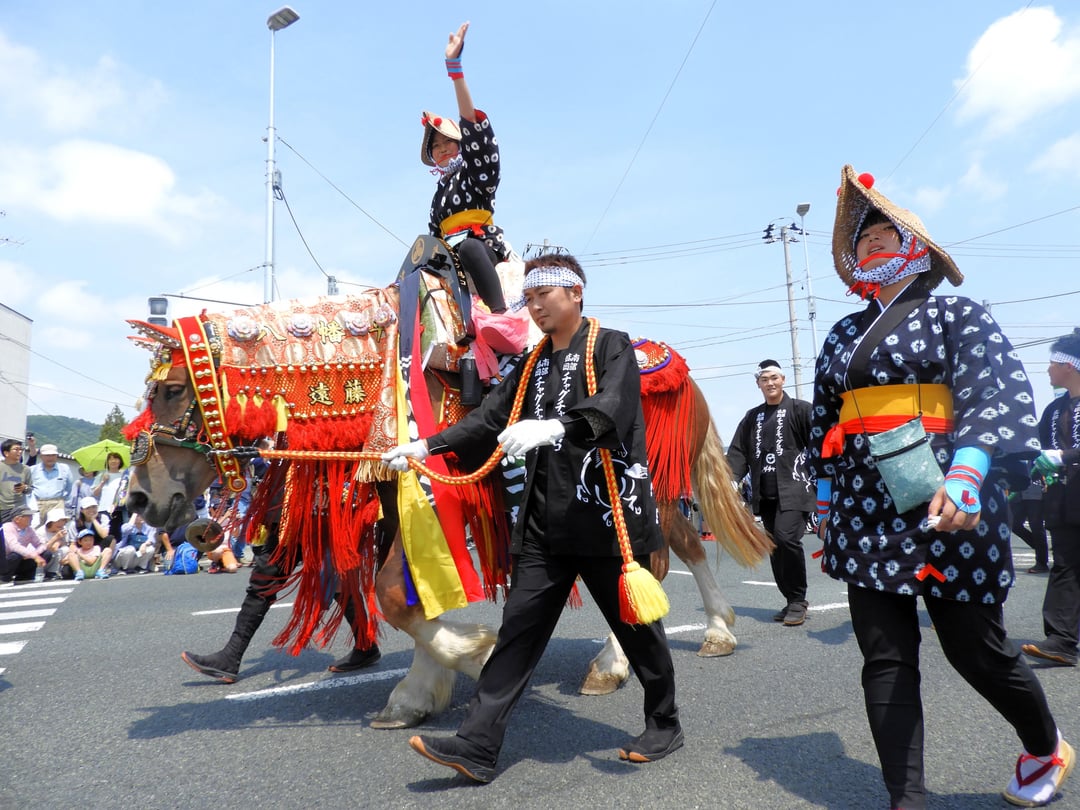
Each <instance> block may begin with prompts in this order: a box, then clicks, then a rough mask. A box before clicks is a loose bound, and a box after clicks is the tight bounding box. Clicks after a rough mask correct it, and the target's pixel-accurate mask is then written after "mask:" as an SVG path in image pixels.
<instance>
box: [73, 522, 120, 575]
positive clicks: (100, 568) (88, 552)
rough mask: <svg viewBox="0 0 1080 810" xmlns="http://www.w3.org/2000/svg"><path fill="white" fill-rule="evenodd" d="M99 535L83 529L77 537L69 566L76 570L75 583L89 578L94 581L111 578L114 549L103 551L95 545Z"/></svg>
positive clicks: (91, 530)
mask: <svg viewBox="0 0 1080 810" xmlns="http://www.w3.org/2000/svg"><path fill="white" fill-rule="evenodd" d="M96 537H97V535H96V534H95V533H94V530H93V529H83V530H82V531H80V532H79V534H78V537H76V539H75V542H76V546H75V548H74V549H72V551H71V553H70V554H68V560H67V562H68V565H70V566H71V567H72V568H73V569H75V581H76V582H81V581H82V580H84V579H86V578H87V577H93V578H94V579H108V578H109V558H110V557H112V549H111V548H106V549H104V550H102V548H101V546H99V545H96V544H95V543H94V540H95V538H96Z"/></svg>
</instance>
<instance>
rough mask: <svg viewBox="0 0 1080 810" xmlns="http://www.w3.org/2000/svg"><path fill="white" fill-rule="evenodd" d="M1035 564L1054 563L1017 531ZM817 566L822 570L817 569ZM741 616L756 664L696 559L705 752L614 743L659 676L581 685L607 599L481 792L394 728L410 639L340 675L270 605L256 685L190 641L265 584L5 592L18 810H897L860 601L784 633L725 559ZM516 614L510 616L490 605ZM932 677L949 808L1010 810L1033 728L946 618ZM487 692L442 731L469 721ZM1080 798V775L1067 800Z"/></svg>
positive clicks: (464, 696) (3, 720) (590, 612)
mask: <svg viewBox="0 0 1080 810" xmlns="http://www.w3.org/2000/svg"><path fill="white" fill-rule="evenodd" d="M1016 558H1017V559H1016V562H1017V567H1018V568H1021V569H1022V568H1026V567H1028V566H1029V565H1031V563H1032V557H1031V554H1030V551H1029V550H1028V549H1027V548H1026V546H1023V545H1022V544H1020V543H1019V541H1017V547H1016ZM813 570H815V569H812V571H813ZM720 578H721V581H722V584H723V586H724V589H725V591H726V593H727V595H728V598H729V599H730V600H731V602H732V604H733V605H734V606H735V608H736V610H737V612H738V614H739V619H738V622H737V624H736V627H735V630H736V634H737V635H738V637H739V647H738V649H737V651H736V653H735V654H734V655H733V656H731V657H729V658H724V659H708V660H706V659H700V658H698V657H696V655H695V652H696V650H697V647H698V644H699V641H700V636H701V633H702V630H701V627H702V621H703V619H702V613H701V609H700V606H699V603H698V601H697V599H696V593H695V591H694V588H693V581H692V579H691V578H690V577H689V576H688V575H687V574H686V573H685V572H680V571H679V570H678V567H677V566H676V569H675V571H674V573H673V574H672V576H671V577H669V579H668V581H667V582H666V583H665V584H666V587H667V590H668V593H669V595H670V597H671V601H672V613H671V616H670V617H669V619H668V620H666V622H665V624H666V626H667V628H668V632H669V635H670V636H671V641H672V648H673V653H674V656H675V663H676V668H677V673H678V684H679V689H680V695H679V702H680V705H681V708H682V713H683V724H684V727H685V729H686V740H687V744H686V747H685V748H684V749H683V750H682V751H680V752H679V753H678V754H676V755H674V756H672V757H669V758H668V759H665V760H663V761H661V762H658V763H654V764H651V765H646V766H632V765H630V764H627V763H621V762H619V761H618V759H617V757H616V756H615V753H614V751H615V749H616V748H617V747H618V746H620V745H622V744H623V743H624V742H625V741H626V740H627V739H628V737H630V736H632V735H634V734H636V733H638V731H640V723H641V720H640V716H639V715H640V710H641V691H640V688H639V687H638V686H637V684H636V683H633V684H630V685H627V686H625V687H624V688H623V689H621V690H620V691H619V693H617V694H616V695H614V696H611V697H606V698H584V697H580V696H578V695H577V694H576V690H577V687H578V684H579V681H580V679H581V677H582V674H583V672H584V669H585V665H586V662H587V661H588V660H589V659H590V658H591V657H592V655H593V654H595V652H596V651H597V650H598V648H599V641H598V639H599V637H600V636H602V635H603V633H604V628H603V625H602V620H601V619H600V618H599V614H598V613H597V611H596V610H595V607H594V606H592V605H591V604H589V602H588V601H586V607H585V608H584V609H582V610H577V611H567V612H566V613H565V614H564V616H563V620H562V622H561V623H560V625H559V628H558V630H557V637H556V638H555V639H554V640H553V642H552V644H551V646H550V647H549V649H548V652H547V655H546V656H545V657H544V659H543V660H542V662H541V664H540V667H539V669H538V671H537V673H536V677H535V678H534V681H533V683H532V685H531V688H530V689H529V691H528V692H527V693H526V696H525V698H524V699H523V700H522V702H521V703H520V704H519V706H518V709H517V711H516V713H515V715H514V718H513V721H512V724H511V728H510V733H509V734H508V738H507V740H506V745H505V747H504V749H503V752H502V757H501V761H500V763H499V764H500V769H501V770H500V775H499V777H498V778H497V779H496V780H495V782H493V783H492V784H490V785H486V786H478V785H473V784H472V783H469V782H467V781H466V780H464V779H462V778H461V777H457V776H454V775H452V774H451V773H450V771H448V770H446V769H443V768H440V767H438V766H436V765H434V764H431V763H428V762H426V761H424V760H422V759H420V758H419V757H418V756H416V755H415V754H414V753H412V752H411V751H410V750H409V749H408V747H407V744H406V740H407V739H408V736H409V734H410V733H412V732H400V731H375V730H373V729H371V728H370V727H369V725H368V724H369V722H370V719H371V717H372V716H373V715H374V714H375V713H376V712H377V711H378V710H379V709H380V708H381V707H382V706H383V704H384V703H385V700H386V697H387V695H388V694H389V691H390V689H391V688H392V686H393V684H394V683H395V682H396V680H397V679H398V678H399V677H400V675H401V673H402V672H403V671H404V668H405V667H406V666H407V665H408V662H409V659H410V652H409V648H408V646H407V644H406V639H405V637H404V636H403V635H401V634H399V633H395V632H389V633H388V634H387V636H386V638H385V640H384V642H383V644H382V647H383V650H384V657H383V659H382V661H381V662H380V663H379V664H378V665H377V667H376V668H375V669H374V670H370V671H367V672H365V673H364V674H362V675H347V676H331V675H330V674H329V673H327V672H326V671H325V669H326V666H327V664H329V662H330V661H331V660H333V658H334V657H336V656H338V655H341V654H342V652H343V650H344V644H343V642H339V643H337V644H335V645H334V646H333V647H332V648H331V649H329V650H308V651H305V652H304V653H303V654H302V655H300V656H299V657H297V658H291V657H289V656H288V655H286V654H284V653H281V652H278V651H277V650H275V649H274V648H273V647H272V645H271V644H270V640H271V638H272V637H273V635H274V634H275V633H276V631H277V630H279V629H280V628H281V627H282V626H283V625H284V622H285V619H286V614H287V612H288V611H287V610H281V609H276V610H273V611H271V613H270V615H269V618H268V620H267V622H266V624H265V625H264V627H263V628H262V630H260V632H259V634H258V635H257V636H256V637H255V641H254V643H253V645H252V647H251V649H250V650H249V655H248V657H247V659H246V660H245V662H244V667H243V670H242V675H243V676H244V677H243V679H242V680H241V681H239V682H238V683H236V684H234V685H232V686H223V685H219V684H216V683H214V682H211V681H209V680H207V679H203V678H201V677H199V676H198V675H196V674H195V673H194V672H192V671H191V670H190V669H188V667H186V666H185V665H184V664H183V663H182V662H181V661H180V659H179V653H180V651H181V650H183V649H190V650H194V651H198V652H210V651H212V650H215V649H217V648H218V647H220V646H221V645H222V644H223V643H224V641H225V639H226V637H227V635H228V633H229V631H230V629H231V627H232V622H233V619H234V616H235V609H236V608H237V607H238V606H239V603H240V600H241V598H242V593H243V589H244V587H245V585H246V579H247V577H246V574H241V575H237V576H208V575H206V574H199V575H198V576H194V577H161V576H159V575H144V576H129V577H114V578H113V579H110V580H108V581H106V582H85V583H82V584H80V585H73V584H70V583H65V584H62V585H52V584H49V585H44V584H43V585H36V586H31V585H23V586H19V587H17V588H15V589H13V590H10V591H3V592H0V668H3V671H2V672H0V730H2V731H0V759H2V762H3V764H2V766H0V808H59V807H65V808H66V807H73V806H79V807H90V808H140V809H141V808H176V807H180V808H203V807H216V808H223V810H229V808H247V807H262V808H294V807H295V808H307V807H324V808H330V807H386V808H413V807H416V808H419V807H431V806H437V807H440V808H442V807H446V808H456V807H484V808H503V807H513V808H533V807H544V808H549V809H550V808H562V807H618V808H621V809H623V810H629V808H639V807H656V808H659V807H665V808H666V807H679V808H694V807H702V808H874V807H885V806H887V799H886V796H885V792H884V790H883V788H882V787H881V780H880V775H879V772H878V768H877V765H876V757H875V754H874V749H873V745H872V743H871V740H870V735H869V731H868V729H867V727H866V720H865V717H864V714H863V709H862V702H861V692H860V690H859V685H858V665H859V654H858V650H857V649H856V646H855V642H854V639H853V637H852V635H851V631H850V626H849V621H848V613H847V609H846V598H845V593H844V590H843V588H842V587H840V586H839V585H838V584H837V583H836V582H834V581H833V580H831V579H828V578H826V577H824V576H823V575H821V574H819V573H813V574H812V579H811V586H810V598H811V601H812V605H811V611H812V612H811V618H810V620H809V621H808V622H807V624H806V625H804V626H803V627H801V628H785V627H783V626H781V625H779V624H775V623H773V622H772V621H771V615H772V613H773V612H774V611H775V610H777V609H778V608H779V607H780V605H779V601H778V598H777V594H776V591H775V588H774V587H773V586H772V585H771V581H770V580H771V578H770V576H769V573H768V570H767V569H765V568H760V569H757V570H754V571H747V570H743V569H739V568H737V567H736V566H734V565H733V564H731V563H730V562H729V561H726V562H723V563H722V564H721V567H720ZM1045 583H1046V578H1045V577H1040V576H1029V575H1021V578H1020V582H1019V584H1018V587H1017V588H1016V589H1014V592H1013V595H1012V597H1011V598H1010V600H1009V602H1008V605H1007V609H1006V612H1007V620H1008V625H1009V627H1010V632H1011V634H1012V636H1013V637H1014V638H1015V639H1016V640H1017V641H1018V642H1019V641H1024V640H1027V639H1033V638H1038V637H1040V636H1041V633H1040V628H1041V620H1040V618H1039V608H1040V603H1041V600H1042V594H1043V589H1044V587H1045ZM470 612H471V613H472V614H473V615H474V617H478V618H480V619H481V620H484V621H489V622H492V623H495V622H497V621H498V608H497V607H494V606H490V605H480V606H474V607H473V608H470ZM923 635H924V645H923V662H924V663H923V672H924V696H925V702H926V708H927V717H928V720H927V725H928V740H927V748H928V763H929V786H930V789H931V790H932V791H933V796H932V799H931V806H932V807H938V808H960V810H965V809H966V808H987V807H1004V806H1006V805H1005V803H1004V802H1003V800H1001V799H1000V798H999V792H1000V790H1001V788H1002V787H1003V786H1004V784H1005V782H1006V781H1007V779H1008V777H1009V775H1010V773H1011V769H1012V767H1013V763H1014V761H1015V758H1016V755H1017V753H1018V752H1019V747H1018V743H1017V742H1016V740H1015V738H1014V736H1013V734H1012V731H1011V729H1010V728H1009V727H1007V726H1006V724H1005V723H1004V722H1003V721H1002V720H1000V718H998V717H997V716H996V714H994V713H993V712H992V710H990V709H989V707H987V706H985V705H984V704H983V703H982V702H981V700H980V699H979V698H978V697H977V696H976V695H975V694H974V693H973V692H972V691H971V690H970V689H969V688H968V687H967V686H966V685H965V684H964V683H963V682H962V681H961V680H960V679H959V678H958V677H957V676H956V675H955V674H954V673H953V672H952V670H951V669H950V668H949V667H948V665H947V664H946V663H945V662H944V659H943V657H942V655H941V651H940V648H939V646H938V645H937V643H936V641H935V639H934V634H933V631H932V629H931V628H930V626H929V623H928V622H927V621H926V620H925V615H924V633H923ZM1040 674H1041V677H1042V682H1043V684H1044V686H1045V688H1046V691H1047V693H1048V695H1049V697H1050V700H1051V704H1052V705H1053V706H1054V708H1055V711H1056V712H1057V716H1058V721H1059V724H1060V725H1061V726H1062V728H1063V729H1064V732H1065V734H1066V735H1067V736H1069V737H1071V738H1073V739H1080V681H1078V675H1080V673H1078V672H1077V671H1076V670H1072V669H1043V670H1040ZM470 693H471V685H470V684H469V683H468V682H466V681H465V680H464V679H459V682H458V685H457V688H456V690H455V694H454V701H453V707H452V709H451V710H450V711H449V712H448V713H446V714H444V715H443V716H441V717H438V718H436V719H434V720H432V721H430V722H429V724H428V725H427V726H426V727H425V729H424V731H425V732H430V733H435V734H443V733H450V732H452V730H453V729H455V728H456V726H457V724H458V722H459V721H460V719H461V716H462V711H463V707H464V704H465V702H466V701H467V700H468V697H469V695H470ZM1055 806H1056V807H1058V808H1067V807H1080V780H1077V781H1076V782H1074V783H1073V790H1072V791H1069V792H1068V793H1067V794H1066V795H1065V796H1064V797H1063V799H1061V800H1059V801H1058V802H1057V803H1056V804H1055Z"/></svg>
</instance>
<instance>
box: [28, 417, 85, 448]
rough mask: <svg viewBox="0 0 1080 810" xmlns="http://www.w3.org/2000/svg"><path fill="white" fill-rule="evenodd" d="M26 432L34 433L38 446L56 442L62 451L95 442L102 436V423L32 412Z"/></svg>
mask: <svg viewBox="0 0 1080 810" xmlns="http://www.w3.org/2000/svg"><path fill="white" fill-rule="evenodd" d="M26 432H27V433H33V434H34V438H36V439H37V444H38V447H41V445H43V444H55V445H56V447H57V449H59V450H60V452H61V453H70V452H71V451H72V450H75V449H77V448H79V447H83V446H85V445H87V444H93V443H94V442H96V441H97V440H98V438H99V437H100V436H101V425H95V424H94V423H93V422H87V421H86V420H85V419H74V418H72V417H70V416H45V415H43V414H31V415H29V416H27V417H26Z"/></svg>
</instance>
